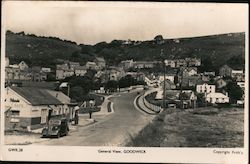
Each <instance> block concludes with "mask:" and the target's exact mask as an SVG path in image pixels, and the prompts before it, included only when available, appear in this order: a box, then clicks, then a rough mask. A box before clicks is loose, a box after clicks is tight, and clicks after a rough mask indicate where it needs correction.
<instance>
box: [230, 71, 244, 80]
mask: <svg viewBox="0 0 250 164" xmlns="http://www.w3.org/2000/svg"><path fill="white" fill-rule="evenodd" d="M231 77H232V78H233V79H235V80H236V81H245V75H244V71H243V70H232V73H231Z"/></svg>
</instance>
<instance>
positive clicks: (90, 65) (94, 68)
mask: <svg viewBox="0 0 250 164" xmlns="http://www.w3.org/2000/svg"><path fill="white" fill-rule="evenodd" d="M86 68H87V69H93V70H97V69H98V66H97V65H96V63H95V62H90V61H89V62H87V63H86Z"/></svg>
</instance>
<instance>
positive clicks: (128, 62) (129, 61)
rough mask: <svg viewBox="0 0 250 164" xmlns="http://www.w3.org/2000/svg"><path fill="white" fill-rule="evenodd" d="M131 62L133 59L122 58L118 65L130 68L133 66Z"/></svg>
mask: <svg viewBox="0 0 250 164" xmlns="http://www.w3.org/2000/svg"><path fill="white" fill-rule="evenodd" d="M133 64H134V61H133V59H131V60H124V61H121V63H120V65H121V67H122V68H123V69H125V70H126V69H129V68H132V67H133Z"/></svg>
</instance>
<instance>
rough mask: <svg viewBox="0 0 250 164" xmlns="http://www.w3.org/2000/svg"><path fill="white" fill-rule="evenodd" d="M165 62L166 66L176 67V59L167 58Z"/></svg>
mask: <svg viewBox="0 0 250 164" xmlns="http://www.w3.org/2000/svg"><path fill="white" fill-rule="evenodd" d="M164 62H165V65H166V66H170V67H171V68H175V67H176V64H175V63H176V62H175V60H170V59H166V60H165V61H164Z"/></svg>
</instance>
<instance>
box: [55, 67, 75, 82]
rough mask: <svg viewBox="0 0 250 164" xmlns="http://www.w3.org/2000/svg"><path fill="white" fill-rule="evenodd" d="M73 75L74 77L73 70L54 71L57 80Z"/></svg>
mask: <svg viewBox="0 0 250 164" xmlns="http://www.w3.org/2000/svg"><path fill="white" fill-rule="evenodd" d="M73 75H74V70H71V69H67V70H63V69H57V70H56V79H57V80H60V79H65V78H66V77H70V76H73Z"/></svg>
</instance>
